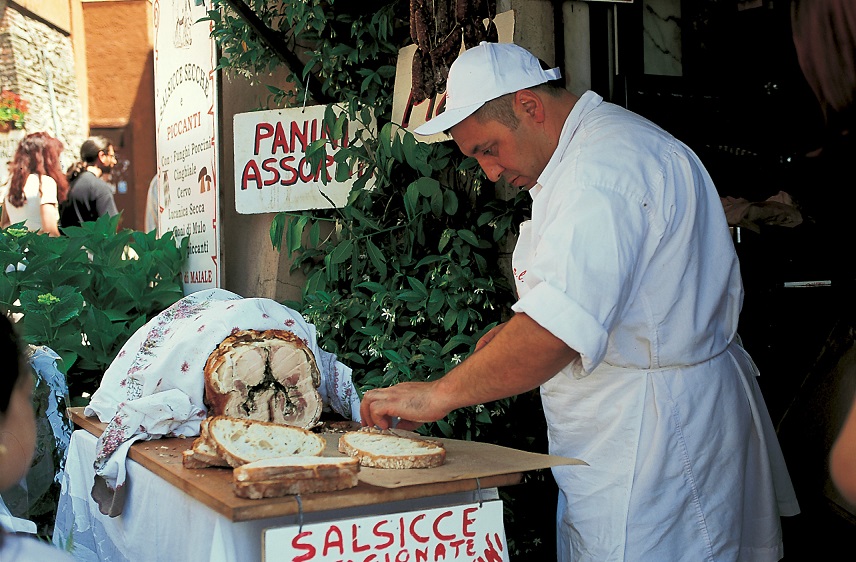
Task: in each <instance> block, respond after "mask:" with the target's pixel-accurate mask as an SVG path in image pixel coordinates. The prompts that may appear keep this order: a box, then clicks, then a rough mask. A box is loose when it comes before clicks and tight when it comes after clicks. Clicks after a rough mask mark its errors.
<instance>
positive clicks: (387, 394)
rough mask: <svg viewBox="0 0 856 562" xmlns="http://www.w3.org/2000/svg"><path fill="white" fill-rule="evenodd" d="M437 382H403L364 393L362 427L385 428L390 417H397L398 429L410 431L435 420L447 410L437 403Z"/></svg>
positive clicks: (361, 406)
mask: <svg viewBox="0 0 856 562" xmlns="http://www.w3.org/2000/svg"><path fill="white" fill-rule="evenodd" d="M435 386H436V382H403V383H399V384H397V385H395V386H390V387H388V388H375V389H373V390H369V391H368V392H366V393H365V394H364V395H363V401H362V402H361V403H360V417H361V418H362V424H363V425H365V426H369V427H371V426H377V427H379V428H381V429H388V428H389V427H391V425H392V418H393V416H397V417H399V418H401V419H400V421H399V422H398V425H397V426H396V427H397V428H400V429H406V430H412V429H416V428H417V427H419V426H420V425H422V424H423V423H425V422H432V421H437V420H439V419H441V418H442V417H444V416H445V415H446V414H448V413H449V411H450V410H451V409H445V408H444V407H443V406H441V405H440V404H437V402H439V400H438V398H440V396H438V394H439V393H437V392H436V389H435V388H434V387H435Z"/></svg>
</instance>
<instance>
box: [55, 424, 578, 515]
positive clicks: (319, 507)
mask: <svg viewBox="0 0 856 562" xmlns="http://www.w3.org/2000/svg"><path fill="white" fill-rule="evenodd" d="M69 412H70V414H71V419H72V421H74V423H75V424H76V425H77V426H79V427H80V428H82V429H85V430H86V431H88V432H89V433H91V434H93V435H95V436H96V437H97V436H100V435H101V433H102V432H103V431H104V428H105V427H106V426H107V424H105V423H102V422H100V421H99V420H98V419H97V418H95V417H86V416H84V415H83V408H69ZM322 435H323V437H324V438H325V439H326V440H327V450H326V451H325V453H324V454H325V456H342V455H341V453H339V452H338V450H337V443H338V439H339V436H340V434H337V433H326V434H322ZM439 441H440V442H442V443H443V446H444V447H445V448H446V463H445V464H444V465H443V466H440V467H437V468H429V469H410V470H392V469H377V468H362V469H361V470H360V480H359V484H357V486H356V487H354V488H350V489H348V490H340V491H337V492H322V493H316V494H306V495H303V496H301V504H302V509H303V512H305V513H308V512H315V511H328V510H334V509H342V508H347V507H357V506H364V505H373V504H379V503H387V502H393V501H399V500H407V499H414V498H423V497H428V496H436V495H442V494H449V493H455V492H467V491H472V490H477V489H479V488H493V487H500V486H510V485H513V484H518V483H519V482H520V481H521V479H522V477H523V473H524V472H526V471H529V470H536V469H540V468H549V467H552V466H558V465H566V464H578V465H579V464H585V463H583V462H582V461H579V460H577V459H569V458H564V457H556V456H552V455H541V454H537V453H527V452H525V451H519V450H516V449H509V448H507V447H500V446H498V445H491V444H488V443H479V442H475V441H459V440H455V439H441V440H439ZM192 443H193V438H186V439H180V438H169V439H156V440H152V441H140V442H137V443H135V444H134V445H132V446H131V450H130V452H129V453H128V456H129V457H130V458H131V459H132V460H134V461H136V462H137V463H139V464H141V465H142V466H144V467H145V468H147V469H148V470H150V471H152V472H153V473H155V474H157V475H158V476H160V477H161V478H163V479H164V480H166V481H167V482H169V483H170V484H172V485H174V486H176V487H178V488H180V489H181V490H183V491H184V492H185V493H187V494H189V495H190V496H192V497H194V498H196V499H197V500H199V501H201V502H202V503H204V504H205V505H207V506H208V507H210V508H211V509H213V510H215V511H217V512H218V513H220V514H222V515H224V516H225V517H228V518H229V519H230V520H232V521H249V520H254V519H263V518H267V517H278V516H282V515H295V514H297V513H298V512H299V509H300V508H299V506H298V503H297V499H296V498H295V497H294V496H285V497H281V498H268V499H261V500H247V499H243V498H239V497H237V496H235V494H234V493H233V492H232V469H230V468H204V469H188V468H184V466H183V465H182V462H181V458H182V452H183V451H184V450H185V449H189V448H190V447H191V445H192Z"/></svg>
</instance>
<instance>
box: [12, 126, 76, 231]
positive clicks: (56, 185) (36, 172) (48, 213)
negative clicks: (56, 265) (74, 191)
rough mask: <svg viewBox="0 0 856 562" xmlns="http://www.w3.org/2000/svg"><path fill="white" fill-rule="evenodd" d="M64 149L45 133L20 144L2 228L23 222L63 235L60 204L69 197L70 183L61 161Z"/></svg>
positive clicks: (31, 227) (35, 229) (29, 226)
mask: <svg viewBox="0 0 856 562" xmlns="http://www.w3.org/2000/svg"><path fill="white" fill-rule="evenodd" d="M62 148H63V144H62V142H61V141H60V140H59V139H55V138H53V137H52V136H50V135H49V134H48V133H43V132H39V133H31V134H29V135H27V136H26V137H24V138H23V139H22V140H21V142H20V143H18V148H17V150H16V151H15V156H14V158H13V159H12V163H11V165H10V174H11V176H10V179H9V191H8V192H7V193H6V196H5V197H4V198H3V216H2V219H0V227H4V228H5V227H7V226H9V225H11V224H17V223H19V222H23V223H24V225H25V226H26V227H27V228H28V229H30V230H33V231H39V232H45V233H47V234H49V235H51V236H59V204H60V203H61V202H63V201H65V199H66V197H67V196H68V180H67V179H66V177H65V174H64V173H63V171H62V167H61V166H60V162H59V158H60V154H61V153H62Z"/></svg>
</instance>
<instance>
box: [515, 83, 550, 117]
mask: <svg viewBox="0 0 856 562" xmlns="http://www.w3.org/2000/svg"><path fill="white" fill-rule="evenodd" d="M514 102H515V105H517V107H518V109H519V110H520V111H521V112H523V113H524V114H525V115H527V116H528V117H529V118H532V119H534V120H535V122H536V123H542V122H543V121H544V103H543V102H542V101H541V96H539V95H538V94H537V93H536V92H534V91H532V90H518V91H517V93H515V95H514Z"/></svg>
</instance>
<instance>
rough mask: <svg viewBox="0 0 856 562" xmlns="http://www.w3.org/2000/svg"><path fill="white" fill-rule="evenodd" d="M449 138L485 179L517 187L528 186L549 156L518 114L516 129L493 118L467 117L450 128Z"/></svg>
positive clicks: (538, 173) (528, 125) (526, 187)
mask: <svg viewBox="0 0 856 562" xmlns="http://www.w3.org/2000/svg"><path fill="white" fill-rule="evenodd" d="M450 133H451V135H452V138H453V139H454V141H455V143H456V144H457V145H458V148H460V149H461V152H463V153H464V155H466V156H472V157H473V158H475V159H476V160H478V163H479V166H481V168H482V170H484V173H485V174H486V175H487V177H488V179H490V180H491V181H494V182H495V181H498V180H499V179H500V178H502V179H504V180H505V181H507V182H508V183H510V184H511V185H513V186H514V187H517V188H519V189H527V190H528V189H530V188H532V186H534V185H535V183H536V182H537V181H538V176H540V175H541V172H543V171H544V167H545V166H546V165H547V162H548V161H549V158H550V153H547V154H546V156H545V155H544V154H543V150H539V149H540V148H541V147H540V146H539V143H538V135H536V134H534V131H532V130H531V124H530V122H529V120H527V119H526V117H525V116H521V120H520V124H519V126H518V127H517V128H516V129H513V130H512V129H510V128H508V127H507V126H506V125H503V124H502V123H499V122H498V121H494V120H485V121H479V120H478V118H476V117H475V116H470V117H467V118H466V119H464V120H463V121H461V122H460V123H458V124H457V125H455V126H454V127H452V129H451V130H450Z"/></svg>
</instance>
